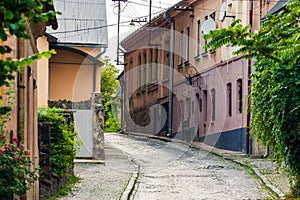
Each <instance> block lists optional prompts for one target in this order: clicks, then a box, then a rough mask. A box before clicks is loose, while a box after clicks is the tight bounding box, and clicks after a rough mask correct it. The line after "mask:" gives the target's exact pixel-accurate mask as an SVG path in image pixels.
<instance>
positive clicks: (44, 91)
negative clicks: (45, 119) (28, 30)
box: [37, 36, 49, 107]
mask: <svg viewBox="0 0 300 200" xmlns="http://www.w3.org/2000/svg"><path fill="white" fill-rule="evenodd" d="M37 48H38V50H39V52H44V51H47V50H49V43H48V41H47V37H45V36H43V37H39V38H38V39H37ZM37 66H38V67H37V77H38V79H37V86H38V88H37V95H38V106H39V107H47V104H48V99H49V60H48V59H47V58H42V59H40V60H38V61H37Z"/></svg>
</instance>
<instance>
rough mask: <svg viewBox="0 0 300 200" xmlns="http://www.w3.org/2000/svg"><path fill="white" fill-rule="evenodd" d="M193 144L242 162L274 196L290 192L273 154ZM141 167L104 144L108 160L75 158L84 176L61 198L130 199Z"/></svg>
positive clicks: (195, 146) (76, 167) (79, 171)
mask: <svg viewBox="0 0 300 200" xmlns="http://www.w3.org/2000/svg"><path fill="white" fill-rule="evenodd" d="M126 134H129V135H138V136H144V137H148V138H152V139H159V140H162V141H171V142H179V143H183V142H182V141H178V140H174V139H170V138H165V137H157V136H151V135H144V134H136V133H126ZM190 147H191V148H196V149H201V150H204V151H207V152H210V153H212V154H215V155H218V156H220V157H222V158H224V159H226V160H229V161H231V162H234V163H236V164H238V165H241V166H243V167H244V168H245V169H246V170H248V171H249V173H250V174H252V175H253V176H254V177H256V178H257V179H258V181H260V183H261V186H262V187H264V188H265V189H267V190H268V191H269V192H270V193H271V194H272V196H273V197H274V199H279V198H284V197H283V196H284V194H285V193H287V192H288V189H289V182H288V178H287V175H286V174H285V173H284V172H282V170H277V168H276V164H275V163H274V162H273V161H272V160H271V159H270V158H264V159H258V158H251V157H249V156H248V155H246V154H244V153H242V152H234V151H227V150H222V149H217V148H214V147H211V146H208V145H205V144H204V143H201V142H193V143H192V144H190ZM138 171H139V169H138V167H137V165H136V163H135V161H134V158H130V157H129V156H128V155H125V154H124V153H123V152H122V151H120V150H118V149H116V148H113V147H111V146H109V145H108V144H105V160H82V159H81V160H76V161H75V174H76V175H77V176H78V177H82V178H83V179H82V180H81V181H80V182H79V183H77V184H76V185H75V187H74V189H73V191H72V192H71V193H70V194H68V196H66V197H63V198H61V200H70V199H88V200H98V199H102V200H106V199H107V200H110V199H121V200H123V199H130V196H131V193H132V190H133V189H134V184H135V181H136V177H138V173H139V172H138Z"/></svg>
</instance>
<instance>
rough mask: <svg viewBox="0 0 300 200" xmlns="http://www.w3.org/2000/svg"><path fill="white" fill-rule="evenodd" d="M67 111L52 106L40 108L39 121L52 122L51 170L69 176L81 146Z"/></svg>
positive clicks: (62, 175)
mask: <svg viewBox="0 0 300 200" xmlns="http://www.w3.org/2000/svg"><path fill="white" fill-rule="evenodd" d="M66 112H67V111H64V110H61V109H57V108H50V109H47V110H43V109H42V110H40V112H39V113H38V121H39V122H51V144H50V145H51V146H50V147H51V170H52V172H54V173H56V174H58V175H59V176H60V177H66V176H68V175H69V174H68V170H69V169H71V168H72V167H73V160H74V159H75V156H76V150H77V148H78V146H79V144H78V143H77V142H76V141H77V132H76V131H75V130H74V123H73V122H68V121H67V119H65V117H64V116H67V115H66Z"/></svg>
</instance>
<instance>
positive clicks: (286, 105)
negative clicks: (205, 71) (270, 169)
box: [205, 0, 300, 197]
mask: <svg viewBox="0 0 300 200" xmlns="http://www.w3.org/2000/svg"><path fill="white" fill-rule="evenodd" d="M299 19H300V2H299V0H292V1H290V2H289V3H288V4H287V5H286V6H284V8H283V10H282V11H281V12H279V13H278V14H277V15H268V16H266V18H265V22H264V23H263V24H262V26H261V29H260V31H259V32H258V33H253V32H251V31H250V29H251V27H250V26H246V27H243V26H242V24H241V21H240V20H236V21H235V22H234V23H232V24H231V26H229V27H228V28H222V29H219V30H216V31H211V32H210V33H209V34H208V35H206V36H205V37H206V38H207V39H211V41H210V42H209V43H208V44H207V46H206V48H212V49H217V48H219V47H221V46H223V45H225V44H229V45H232V46H238V47H239V49H238V50H237V51H235V52H234V54H235V55H239V54H246V57H247V58H249V59H252V58H255V60H256V62H255V64H254V72H253V73H252V88H251V90H252V92H251V96H250V98H251V112H252V120H251V133H252V134H253V135H255V136H256V138H258V140H259V141H260V142H261V143H262V144H264V145H266V146H270V147H271V148H272V151H273V152H274V155H275V157H276V160H277V162H278V163H279V164H282V162H284V163H285V165H286V167H287V170H288V172H289V175H290V181H291V192H292V194H293V196H296V197H300V145H299V144H300V120H299V119H300V76H299V74H300V29H299V24H300V20H299Z"/></svg>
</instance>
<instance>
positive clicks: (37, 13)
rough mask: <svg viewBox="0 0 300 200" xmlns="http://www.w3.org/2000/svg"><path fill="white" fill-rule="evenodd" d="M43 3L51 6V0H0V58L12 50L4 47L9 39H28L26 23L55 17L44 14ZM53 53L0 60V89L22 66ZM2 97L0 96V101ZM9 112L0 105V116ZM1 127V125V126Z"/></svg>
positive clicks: (8, 82) (51, 12)
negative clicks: (14, 37)
mask: <svg viewBox="0 0 300 200" xmlns="http://www.w3.org/2000/svg"><path fill="white" fill-rule="evenodd" d="M43 3H48V4H51V3H52V1H51V0H18V1H16V0H1V2H0V22H1V23H0V42H1V45H0V58H1V55H4V54H7V53H11V52H12V51H13V49H12V48H11V47H10V46H8V45H5V41H7V40H8V39H9V37H12V36H16V37H17V38H24V39H29V35H28V34H27V32H26V31H27V30H26V23H27V22H28V21H31V22H33V23H40V22H46V21H48V20H49V19H50V18H54V17H55V14H56V13H55V12H54V11H49V12H44V11H43V5H44V4H43ZM53 53H54V51H47V52H43V53H37V54H34V55H32V56H29V57H25V58H22V59H20V60H15V59H12V58H10V57H8V58H6V59H5V60H2V59H0V87H1V86H9V85H10V82H11V81H12V80H13V79H14V73H15V72H19V71H20V69H21V68H22V67H24V66H28V65H31V64H32V63H33V62H34V61H35V60H38V59H40V58H41V57H46V58H49V57H50V56H51V54H53ZM1 99H2V96H0V101H1ZM10 111H11V107H10V106H8V105H2V103H1V104H0V116H4V115H6V114H7V113H9V112H10ZM2 125H3V124H2Z"/></svg>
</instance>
